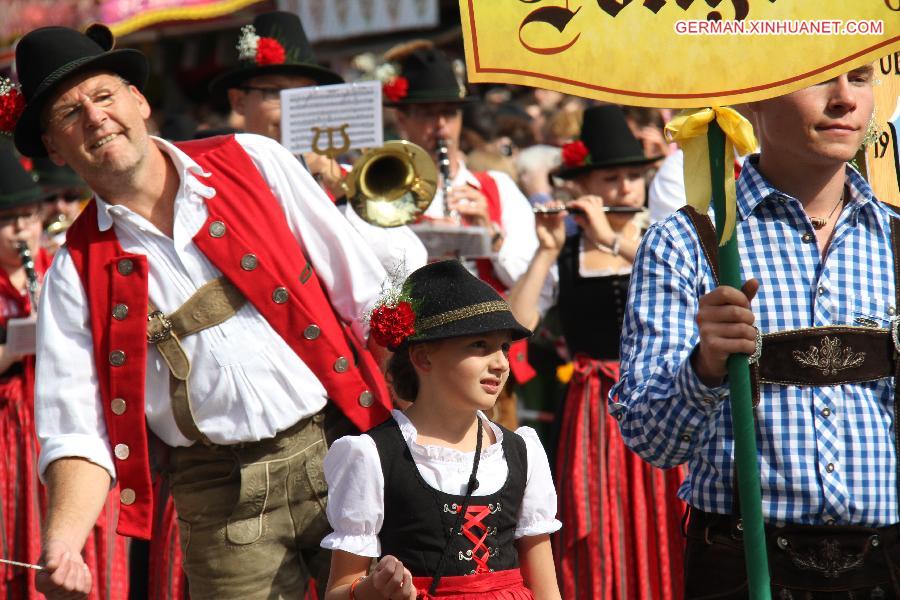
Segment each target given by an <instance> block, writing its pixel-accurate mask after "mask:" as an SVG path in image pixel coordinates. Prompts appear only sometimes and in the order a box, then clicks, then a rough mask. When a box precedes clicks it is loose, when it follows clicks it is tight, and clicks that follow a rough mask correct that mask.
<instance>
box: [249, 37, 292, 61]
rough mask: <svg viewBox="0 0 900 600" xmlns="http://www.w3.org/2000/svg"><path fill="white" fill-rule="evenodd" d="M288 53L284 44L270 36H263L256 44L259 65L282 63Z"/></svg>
mask: <svg viewBox="0 0 900 600" xmlns="http://www.w3.org/2000/svg"><path fill="white" fill-rule="evenodd" d="M286 56H287V54H286V53H285V51H284V46H282V45H281V43H280V42H279V41H278V40H276V39H275V38H270V37H261V38H259V42H257V44H256V64H258V65H282V64H284V59H285V58H286Z"/></svg>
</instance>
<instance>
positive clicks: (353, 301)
mask: <svg viewBox="0 0 900 600" xmlns="http://www.w3.org/2000/svg"><path fill="white" fill-rule="evenodd" d="M112 46H113V39H112V34H111V33H110V32H109V30H108V29H106V28H104V27H102V26H93V27H91V28H89V30H88V31H87V33H86V34H81V33H79V32H77V31H74V30H72V29H68V28H63V27H47V28H41V29H38V30H35V31H32V32H30V33H29V34H27V35H26V36H25V37H24V38H22V40H20V41H19V43H18V45H17V47H16V64H17V68H18V73H20V75H21V77H22V89H23V92H24V96H25V100H26V102H27V103H26V105H25V109H24V112H23V113H22V116H21V117H20V119H19V120H18V123H17V125H16V130H15V140H16V145H17V146H18V148H19V150H20V151H21V152H22V153H24V154H27V155H29V156H31V157H36V156H42V155H45V154H46V155H49V156H50V157H51V158H52V159H53V160H54V161H55V162H57V163H66V164H68V165H70V166H71V167H72V168H73V169H74V170H75V172H76V173H78V174H79V175H80V176H81V177H83V178H84V180H85V181H86V182H87V183H88V184H89V185H90V187H91V188H92V189H93V190H94V192H95V196H94V198H93V199H92V201H91V202H89V203H88V205H87V206H86V207H85V209H84V211H83V212H82V214H81V216H80V217H79V218H78V219H77V220H76V222H75V223H74V224H73V225H72V227H70V228H69V229H68V231H67V241H66V246H65V247H64V248H61V249H60V250H59V252H58V253H57V255H56V257H55V259H54V267H53V269H52V270H51V272H50V274H49V275H48V277H47V279H46V281H45V283H44V289H43V295H42V302H41V305H40V315H39V319H40V322H41V328H40V329H39V331H38V365H37V377H36V379H37V381H38V389H37V393H36V399H35V406H36V429H37V432H38V435H39V437H40V441H41V456H40V464H39V469H40V471H41V472H42V475H43V477H44V480H45V482H46V483H47V489H48V494H49V511H48V520H47V525H46V527H45V528H44V552H43V561H44V565H43V566H44V570H43V571H42V572H41V573H40V574H39V575H38V581H39V584H40V587H41V589H42V591H44V592H45V593H48V594H49V595H50V596H51V597H72V596H75V595H84V594H86V593H88V592H89V591H90V589H91V587H92V581H91V577H90V575H89V574H88V573H87V571H86V570H85V567H84V564H83V562H82V561H81V560H80V559H79V556H78V551H79V550H80V548H81V546H82V544H83V542H84V539H85V536H86V535H87V532H88V531H89V530H90V525H91V524H92V523H93V520H94V519H95V517H96V514H97V512H98V511H99V510H100V507H101V506H102V502H103V500H105V498H106V494H107V493H108V491H109V488H110V484H111V482H115V483H116V484H117V485H116V488H115V492H114V493H115V494H116V496H117V498H118V500H119V502H118V507H119V513H118V532H119V533H120V534H122V535H127V536H132V537H139V538H144V539H147V538H149V537H151V536H152V535H153V534H154V533H155V529H154V528H155V527H157V526H158V525H159V522H160V521H163V522H164V523H165V522H166V521H165V519H164V518H163V519H160V515H161V514H162V513H164V512H165V513H168V514H169V515H171V511H168V510H164V508H165V507H160V506H158V505H157V504H155V500H156V496H155V488H154V486H153V476H152V474H151V471H150V466H151V464H157V463H156V462H153V463H151V457H150V447H151V445H150V441H151V440H152V439H153V436H152V435H151V432H152V434H153V435H155V436H156V437H157V438H159V440H160V441H161V442H162V443H163V444H162V445H161V446H159V447H160V448H164V449H165V452H166V453H167V457H168V460H166V457H165V456H164V457H161V459H160V460H162V464H164V465H167V466H168V468H167V472H168V473H169V474H170V476H171V489H172V495H173V497H174V500H175V506H176V508H177V511H178V517H179V525H180V528H181V534H182V536H181V541H182V546H183V548H184V553H185V561H184V566H185V570H186V571H187V574H188V579H189V582H190V586H191V590H190V593H191V596H192V597H193V598H196V599H199V598H216V599H219V598H242V599H243V598H269V597H273V596H276V597H277V596H290V597H300V596H302V594H303V593H304V590H305V588H306V587H307V582H308V580H309V577H310V575H311V572H313V571H315V570H317V568H318V563H316V562H314V560H310V555H309V552H316V553H318V552H319V548H318V542H319V540H320V538H321V537H322V536H323V535H324V533H325V531H326V529H327V519H326V518H325V516H324V514H323V510H324V499H325V494H326V490H325V483H324V479H323V478H322V475H321V462H320V461H321V459H322V457H323V456H324V453H325V446H326V443H327V442H326V431H327V432H329V435H330V433H332V432H334V431H335V429H342V430H345V431H346V430H352V429H353V428H354V426H355V427H356V428H357V429H367V428H368V427H369V426H371V424H374V423H375V422H378V421H379V420H380V419H382V418H384V416H386V414H387V407H388V406H389V397H388V393H387V390H386V386H385V383H384V380H383V377H382V376H381V373H380V371H379V369H378V366H377V364H376V363H375V361H374V359H373V358H372V356H371V354H370V353H369V351H368V350H367V348H366V337H367V335H366V333H367V328H366V324H365V323H364V322H363V319H362V315H364V314H365V313H366V311H367V310H368V308H369V306H371V304H372V303H373V302H374V300H375V298H376V297H377V295H378V293H379V291H380V288H381V283H382V281H384V279H385V272H384V270H383V269H382V267H381V265H379V264H378V262H377V261H376V260H374V259H373V257H372V255H371V252H370V251H369V249H368V247H367V246H366V244H365V242H364V241H363V240H362V239H361V238H360V237H359V236H358V234H357V233H356V232H355V231H354V230H353V229H352V228H351V227H350V226H349V225H347V223H346V221H345V219H344V218H343V217H342V216H341V215H340V213H339V212H338V211H337V209H336V208H335V207H334V204H333V203H332V202H331V201H330V200H329V199H328V198H327V197H326V196H325V195H324V194H323V192H322V190H321V188H320V187H319V186H318V185H317V184H316V182H315V180H314V179H313V178H312V177H311V176H310V175H309V174H308V173H307V172H306V171H305V170H304V169H302V167H301V166H300V164H299V163H298V162H297V160H296V159H295V158H294V157H293V156H292V155H291V154H290V153H288V152H287V151H286V150H285V149H284V148H283V147H281V146H280V145H279V144H277V143H275V142H273V141H272V140H270V139H268V138H265V137H262V136H257V135H250V134H238V135H234V136H222V137H217V138H209V139H204V140H199V141H193V142H184V143H179V144H178V145H175V144H170V143H168V142H166V141H165V140H162V139H160V138H152V137H151V136H150V135H149V134H148V131H147V128H146V123H145V120H146V119H147V117H149V115H150V107H149V105H148V102H147V100H146V98H145V97H144V96H143V94H142V93H141V88H142V86H143V84H144V83H145V81H146V78H147V71H148V64H147V60H146V58H145V57H144V56H143V55H142V54H141V53H139V52H137V51H135V50H112ZM148 313H149V316H148ZM148 342H149V343H148ZM322 568H323V573H322V574H320V575H319V579H321V580H323V581H324V579H323V576H324V571H325V570H327V564H325V561H322Z"/></svg>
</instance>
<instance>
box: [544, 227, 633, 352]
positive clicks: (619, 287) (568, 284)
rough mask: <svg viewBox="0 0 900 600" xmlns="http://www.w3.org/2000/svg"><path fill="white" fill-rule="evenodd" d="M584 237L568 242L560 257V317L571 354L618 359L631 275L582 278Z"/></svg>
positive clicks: (573, 238)
mask: <svg viewBox="0 0 900 600" xmlns="http://www.w3.org/2000/svg"><path fill="white" fill-rule="evenodd" d="M580 261H581V235H574V236H571V237H569V238H568V239H567V240H566V244H565V246H564V247H563V249H562V252H560V254H559V260H558V263H557V265H558V268H559V299H558V302H557V304H558V306H559V316H560V322H561V325H562V330H563V335H564V336H565V338H566V344H567V345H568V348H569V352H570V353H571V354H572V355H573V356H574V355H575V354H578V353H583V354H587V355H588V356H590V357H591V358H595V359H599V360H617V359H618V358H619V338H620V337H621V334H622V320H623V319H624V318H625V303H626V301H627V299H628V281H629V279H630V275H608V276H602V277H582V276H581V275H580V274H579V264H580Z"/></svg>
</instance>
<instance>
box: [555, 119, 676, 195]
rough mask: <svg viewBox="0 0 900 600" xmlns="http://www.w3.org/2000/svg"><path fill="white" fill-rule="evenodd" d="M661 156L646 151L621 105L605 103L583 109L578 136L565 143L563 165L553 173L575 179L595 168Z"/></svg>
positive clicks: (641, 162)
mask: <svg viewBox="0 0 900 600" xmlns="http://www.w3.org/2000/svg"><path fill="white" fill-rule="evenodd" d="M660 158H662V156H649V157H648V156H647V155H645V154H644V146H643V145H642V144H641V142H640V141H639V140H638V139H637V138H636V137H634V134H633V133H631V128H630V127H628V122H627V121H626V120H625V113H624V112H622V109H621V107H619V106H616V105H615V104H603V105H600V106H592V107H590V108H588V109H586V110H585V111H584V120H583V122H582V125H581V135H580V136H579V139H578V140H576V141H574V142H572V143H570V144H566V145H565V146H563V148H562V164H561V165H560V166H559V167H557V168H556V169H554V170H553V171H551V173H550V175H551V176H552V177H559V178H560V179H572V178H573V177H577V176H578V175H581V174H582V173H586V172H588V171H592V170H594V169H605V168H609V167H626V166H639V165H649V164H650V163H652V162H654V161H657V160H659V159H660Z"/></svg>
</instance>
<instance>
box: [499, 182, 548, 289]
mask: <svg viewBox="0 0 900 600" xmlns="http://www.w3.org/2000/svg"><path fill="white" fill-rule="evenodd" d="M490 176H491V177H492V178H493V179H494V181H495V182H496V183H497V190H498V191H499V192H500V206H501V210H502V214H501V222H502V227H503V236H504V238H503V245H501V246H500V251H499V252H498V253H497V256H496V257H495V258H494V259H493V263H494V271H495V273H496V274H497V277H498V278H499V279H500V281H501V282H503V284H504V285H506V286H507V287H512V286H513V285H514V284H515V283H516V281H518V279H519V277H521V276H522V275H523V274H524V273H525V271H526V270H528V264H529V263H530V262H531V258H532V257H533V256H534V253H535V252H536V251H537V248H538V239H537V233H535V231H534V212H533V210H532V208H531V204H530V203H529V202H528V199H527V198H526V197H525V196H524V195H523V194H522V192H521V191H519V188H518V186H516V184H515V182H514V181H513V180H512V179H510V177H509V175H507V174H506V173H501V172H500V171H490Z"/></svg>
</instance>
